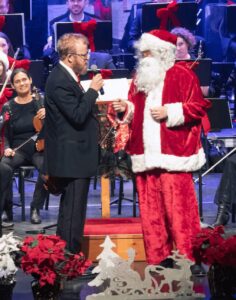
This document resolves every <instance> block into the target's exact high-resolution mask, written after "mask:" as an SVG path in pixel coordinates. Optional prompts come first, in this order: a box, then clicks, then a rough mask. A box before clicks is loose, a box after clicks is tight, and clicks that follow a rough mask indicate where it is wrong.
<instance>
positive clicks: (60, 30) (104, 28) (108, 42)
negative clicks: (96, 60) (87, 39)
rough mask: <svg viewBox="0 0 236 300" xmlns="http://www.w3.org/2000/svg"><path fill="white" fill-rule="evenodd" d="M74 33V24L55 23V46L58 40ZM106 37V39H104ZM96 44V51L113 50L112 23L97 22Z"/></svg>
mask: <svg viewBox="0 0 236 300" xmlns="http://www.w3.org/2000/svg"><path fill="white" fill-rule="evenodd" d="M70 32H74V29H73V23H72V22H58V23H55V45H56V44H57V40H58V39H59V38H60V37H61V36H62V35H63V34H65V33H70ZM104 37H105V38H104ZM94 43H95V48H96V51H100V50H110V49H112V22H111V21H97V26H96V29H95V31H94Z"/></svg>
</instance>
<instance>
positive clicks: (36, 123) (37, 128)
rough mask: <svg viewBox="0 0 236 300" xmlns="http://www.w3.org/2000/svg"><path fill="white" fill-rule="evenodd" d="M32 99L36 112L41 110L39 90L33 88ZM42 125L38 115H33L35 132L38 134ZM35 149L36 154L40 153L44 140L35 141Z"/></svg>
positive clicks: (42, 122)
mask: <svg viewBox="0 0 236 300" xmlns="http://www.w3.org/2000/svg"><path fill="white" fill-rule="evenodd" d="M32 97H33V101H35V103H36V107H37V108H38V109H37V110H39V109H41V108H43V105H42V98H41V95H40V93H39V90H38V89H37V88H36V87H33V90H32ZM43 124H44V121H43V120H41V119H39V117H38V115H35V116H34V118H33V125H34V129H35V131H36V132H37V133H38V134H39V132H40V131H41V130H42V128H43ZM36 149H37V151H38V152H42V151H43V150H44V139H42V138H40V139H37V141H36Z"/></svg>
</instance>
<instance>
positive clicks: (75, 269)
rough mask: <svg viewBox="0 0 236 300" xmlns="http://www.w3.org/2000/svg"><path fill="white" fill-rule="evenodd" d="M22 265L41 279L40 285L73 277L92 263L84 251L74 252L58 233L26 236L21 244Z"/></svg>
mask: <svg viewBox="0 0 236 300" xmlns="http://www.w3.org/2000/svg"><path fill="white" fill-rule="evenodd" d="M21 251H22V257H21V267H22V269H23V271H24V272H25V273H27V274H31V275H33V276H34V277H35V278H37V279H38V280H39V284H40V286H44V285H46V284H49V285H54V283H55V281H59V280H60V279H62V278H63V279H66V280H69V279H72V278H75V277H77V276H79V275H81V274H83V272H84V271H85V270H86V269H87V268H88V267H89V266H90V265H91V262H90V261H88V260H86V259H85V257H84V256H83V254H82V253H78V254H72V253H70V252H69V251H68V250H67V249H66V242H65V241H63V240H62V239H61V238H60V237H59V236H56V235H43V234H38V235H37V236H36V237H32V236H29V237H26V238H25V239H24V241H23V245H22V246H21Z"/></svg>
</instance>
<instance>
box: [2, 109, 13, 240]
mask: <svg viewBox="0 0 236 300" xmlns="http://www.w3.org/2000/svg"><path fill="white" fill-rule="evenodd" d="M8 118H9V116H8V113H7V112H6V113H4V114H0V131H1V129H2V127H3V125H4V123H5V122H6V121H7V120H8ZM11 178H12V173H11V168H10V167H9V166H7V165H4V164H2V163H1V162H0V191H1V192H0V216H1V215H2V211H3V204H4V199H5V193H4V191H6V188H7V185H8V182H9V181H10V180H11ZM12 226H13V223H9V222H8V223H5V222H2V218H1V217H0V237H1V235H2V227H3V228H5V227H12Z"/></svg>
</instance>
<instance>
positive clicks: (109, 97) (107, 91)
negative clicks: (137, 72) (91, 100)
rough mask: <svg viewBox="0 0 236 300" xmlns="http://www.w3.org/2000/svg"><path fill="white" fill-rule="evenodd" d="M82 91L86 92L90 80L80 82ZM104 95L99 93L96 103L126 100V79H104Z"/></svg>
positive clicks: (127, 89) (127, 86)
mask: <svg viewBox="0 0 236 300" xmlns="http://www.w3.org/2000/svg"><path fill="white" fill-rule="evenodd" d="M80 83H81V85H82V86H83V88H84V90H85V91H87V90H88V88H89V86H90V83H91V80H83V81H81V82H80ZM103 90H104V95H101V94H100V93H99V96H98V99H97V102H98V103H99V101H102V102H110V101H113V100H116V99H125V100H126V99H128V91H129V83H128V79H127V78H118V79H104V86H103Z"/></svg>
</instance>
